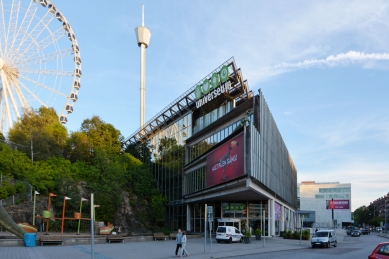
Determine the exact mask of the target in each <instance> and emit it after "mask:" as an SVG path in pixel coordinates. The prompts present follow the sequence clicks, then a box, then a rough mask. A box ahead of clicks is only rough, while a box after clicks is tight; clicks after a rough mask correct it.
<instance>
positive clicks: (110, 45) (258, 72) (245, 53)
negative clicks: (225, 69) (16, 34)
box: [56, 0, 389, 210]
mask: <svg viewBox="0 0 389 259" xmlns="http://www.w3.org/2000/svg"><path fill="white" fill-rule="evenodd" d="M142 3H144V4H145V26H146V27H148V28H149V29H150V31H151V34H152V35H151V41H150V46H149V48H148V49H147V75H146V76H147V80H146V121H148V120H149V119H150V118H152V117H153V116H154V115H155V114H156V113H158V112H159V111H160V110H161V109H163V108H164V107H166V106H167V105H168V104H170V103H171V102H172V101H174V99H175V98H176V97H178V96H179V95H181V94H182V93H184V92H185V91H186V90H188V89H189V88H190V87H192V86H193V85H195V84H196V83H197V82H198V81H200V80H201V79H202V78H203V77H204V76H206V75H207V74H208V73H210V72H211V71H212V70H214V69H215V68H216V67H218V66H219V65H220V64H221V63H223V62H224V61H226V60H228V59H229V58H230V57H232V56H234V58H235V61H236V64H237V65H238V67H241V69H242V71H243V76H244V78H245V79H247V80H248V83H249V87H250V89H251V90H253V91H254V92H257V91H258V89H261V90H262V92H263V94H264V96H265V98H266V100H267V102H268V105H269V107H270V110H271V111H272V114H273V116H274V118H275V121H276V123H277V125H278V128H279V130H280V132H281V135H282V136H283V138H284V141H285V143H286V146H287V147H288V149H289V152H290V154H291V156H292V158H293V160H294V163H295V165H296V167H297V170H298V182H301V181H309V180H314V181H316V182H336V181H338V182H341V183H351V184H352V210H355V209H356V208H358V207H360V206H362V205H368V204H369V202H370V201H373V200H374V199H376V198H379V197H381V196H383V195H385V194H387V193H388V192H389V159H388V158H389V148H388V147H389V105H388V97H389V90H388V86H389V84H388V82H389V50H388V46H389V33H388V32H389V3H388V2H387V1H379V0H377V1H330V0H329V1H221V0H215V1H136V0H134V1H124V0H117V1H113V2H109V1H101V0H100V1H93V3H92V2H91V1H79V0H67V1H56V6H57V8H58V9H59V10H60V11H61V12H62V13H63V15H64V16H65V17H66V18H67V20H68V21H69V23H70V25H71V26H72V28H73V30H74V32H75V35H76V37H77V40H78V44H79V47H80V51H81V58H82V73H83V76H82V79H81V85H82V88H81V89H80V91H79V96H78V97H79V99H78V101H77V103H76V104H75V106H74V112H73V114H71V115H70V116H69V117H68V118H69V122H68V124H67V125H66V126H67V128H68V130H69V131H76V130H78V129H79V128H80V125H81V123H82V121H83V120H84V119H86V118H90V117H92V116H93V115H98V116H100V117H101V118H102V119H103V120H104V121H106V122H108V123H111V124H113V125H114V126H115V127H116V128H117V129H119V130H120V131H121V133H122V134H123V136H124V137H128V136H130V135H131V134H132V133H134V132H135V131H136V130H137V129H138V127H139V55H140V54H139V47H138V46H137V44H136V39H135V32H134V29H135V27H137V26H139V25H140V24H141V4H142Z"/></svg>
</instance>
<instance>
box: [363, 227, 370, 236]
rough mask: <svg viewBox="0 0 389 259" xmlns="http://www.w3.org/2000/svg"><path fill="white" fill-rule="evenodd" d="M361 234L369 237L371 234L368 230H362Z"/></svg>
mask: <svg viewBox="0 0 389 259" xmlns="http://www.w3.org/2000/svg"><path fill="white" fill-rule="evenodd" d="M361 234H362V235H369V234H370V230H369V229H367V228H365V229H362V230H361Z"/></svg>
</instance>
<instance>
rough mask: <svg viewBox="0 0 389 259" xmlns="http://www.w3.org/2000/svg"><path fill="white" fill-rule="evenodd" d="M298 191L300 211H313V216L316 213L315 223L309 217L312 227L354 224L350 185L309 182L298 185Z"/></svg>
mask: <svg viewBox="0 0 389 259" xmlns="http://www.w3.org/2000/svg"><path fill="white" fill-rule="evenodd" d="M297 190H298V200H299V210H300V211H311V212H310V213H309V214H311V215H312V212H314V214H313V215H314V216H315V219H314V221H313V220H312V217H311V216H309V218H310V222H311V223H312V227H318V228H322V227H334V226H337V227H343V226H348V225H351V224H353V220H352V217H351V184H350V183H339V182H323V183H316V182H315V181H307V182H302V183H301V184H298V187H297ZM306 223H308V221H307V222H306Z"/></svg>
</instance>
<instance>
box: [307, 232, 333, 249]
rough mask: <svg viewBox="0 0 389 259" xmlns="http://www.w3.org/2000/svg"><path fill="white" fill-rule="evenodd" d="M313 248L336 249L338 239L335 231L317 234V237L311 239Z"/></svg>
mask: <svg viewBox="0 0 389 259" xmlns="http://www.w3.org/2000/svg"><path fill="white" fill-rule="evenodd" d="M311 245H312V248H315V247H317V246H321V247H327V248H329V247H330V246H332V245H333V246H334V247H336V246H337V245H338V240H337V238H336V233H335V231H334V230H319V231H317V232H316V233H315V236H314V237H312V239H311Z"/></svg>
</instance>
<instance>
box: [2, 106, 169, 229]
mask: <svg viewBox="0 0 389 259" xmlns="http://www.w3.org/2000/svg"><path fill="white" fill-rule="evenodd" d="M8 136H9V139H10V140H11V141H12V142H14V143H16V144H18V149H19V150H13V149H12V148H11V147H9V146H8V145H6V144H4V143H1V142H0V173H1V174H2V175H3V177H7V179H8V180H9V181H7V182H6V183H5V182H4V184H3V186H1V187H0V198H5V197H8V196H9V195H12V194H15V193H17V192H18V191H21V188H22V187H23V186H22V185H18V181H19V180H22V179H26V180H27V181H28V182H29V183H30V184H31V185H32V186H34V188H35V189H36V190H38V191H39V192H40V193H41V194H42V195H48V194H49V193H50V192H52V193H55V194H57V197H55V198H53V199H52V204H53V207H55V208H56V211H61V210H62V206H63V198H64V196H67V197H70V198H71V200H68V201H67V202H66V208H67V209H66V213H67V214H66V215H67V216H72V213H74V212H75V211H77V210H78V209H79V206H80V199H81V197H83V196H84V197H88V196H90V194H91V193H94V197H95V204H98V205H100V207H99V208H98V209H96V215H97V217H96V219H97V220H99V221H106V222H107V221H109V222H114V219H115V215H116V214H117V211H118V208H119V207H120V205H121V203H122V202H123V195H128V194H129V198H130V199H132V201H130V203H134V204H136V206H135V208H133V209H134V210H135V212H136V215H138V216H139V217H138V218H137V221H140V222H142V224H143V225H144V226H148V227H150V228H153V226H156V225H158V226H163V223H164V218H165V206H166V203H167V200H166V198H165V197H163V196H162V195H161V192H160V191H159V190H158V188H157V182H156V180H155V178H154V176H153V173H152V172H151V171H150V169H149V168H148V167H147V166H146V165H145V164H143V163H142V162H141V161H140V160H139V159H137V158H136V157H134V156H133V155H131V154H128V153H125V152H122V141H123V136H122V135H121V133H120V131H119V130H117V129H116V128H115V127H114V126H113V125H111V124H109V123H106V122H104V121H103V120H102V119H100V118H99V117H98V116H94V117H92V118H90V119H85V120H84V121H83V123H82V124H81V128H80V130H79V131H75V132H71V134H70V135H69V136H67V131H66V129H65V128H64V127H63V126H62V124H60V123H59V122H58V116H57V115H56V113H55V111H54V110H53V109H51V108H44V107H42V108H40V109H39V110H37V111H36V112H34V113H27V114H26V115H24V116H23V118H22V119H21V120H20V121H19V122H17V123H16V124H15V125H14V127H13V128H12V129H10V132H9V135H8ZM31 143H33V154H34V155H33V158H34V162H33V163H32V160H31V157H32V156H31V155H32V152H31V146H30V144H31ZM173 144H174V143H173ZM144 150H145V151H147V152H146V153H147V154H146V156H148V157H149V158H150V151H149V148H148V144H147V143H145V145H144ZM166 153H169V152H168V151H166ZM4 179H5V178H4ZM89 210H90V208H88V207H87V206H85V208H83V211H87V212H88V211H89ZM89 213H90V212H89ZM57 216H58V215H57Z"/></svg>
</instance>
